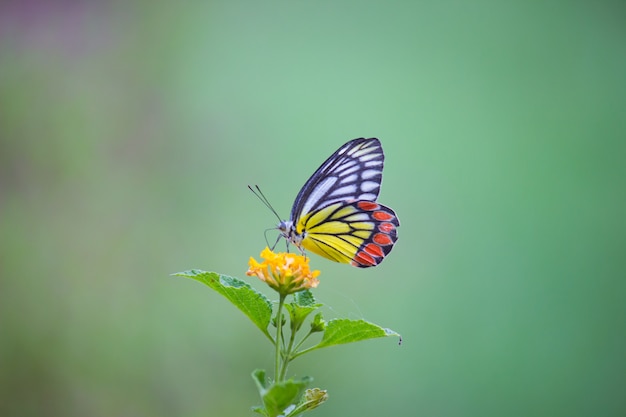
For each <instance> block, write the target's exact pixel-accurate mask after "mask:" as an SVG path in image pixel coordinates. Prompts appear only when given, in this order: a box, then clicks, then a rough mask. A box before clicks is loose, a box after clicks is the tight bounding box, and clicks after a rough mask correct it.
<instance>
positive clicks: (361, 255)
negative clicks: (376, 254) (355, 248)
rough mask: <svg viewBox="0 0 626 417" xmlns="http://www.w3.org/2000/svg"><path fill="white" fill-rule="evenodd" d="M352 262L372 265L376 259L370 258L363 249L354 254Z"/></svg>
mask: <svg viewBox="0 0 626 417" xmlns="http://www.w3.org/2000/svg"><path fill="white" fill-rule="evenodd" d="M353 262H356V263H358V264H361V265H363V266H373V265H376V261H375V260H374V258H372V257H371V256H370V255H368V254H367V253H365V252H363V251H361V252H358V253H357V254H356V255H355V256H354V260H353Z"/></svg>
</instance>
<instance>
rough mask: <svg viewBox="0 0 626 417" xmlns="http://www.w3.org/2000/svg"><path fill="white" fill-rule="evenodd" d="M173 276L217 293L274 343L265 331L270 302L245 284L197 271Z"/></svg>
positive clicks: (212, 273)
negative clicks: (192, 280)
mask: <svg viewBox="0 0 626 417" xmlns="http://www.w3.org/2000/svg"><path fill="white" fill-rule="evenodd" d="M173 275H175V276H179V277H185V278H190V279H194V280H196V281H199V282H201V283H203V284H205V285H207V286H208V287H210V288H212V289H213V290H215V291H217V292H218V293H220V294H221V295H223V296H224V297H226V299H227V300H228V301H230V302H231V303H232V304H233V305H234V306H235V307H237V308H238V309H239V310H241V311H242V312H243V313H244V314H245V315H246V316H248V318H249V319H250V320H252V322H253V323H254V324H255V325H256V326H257V327H258V328H259V329H260V330H261V331H262V332H263V334H265V335H266V336H267V337H268V338H269V339H270V340H271V341H272V343H273V342H274V339H273V338H272V336H271V335H270V334H269V332H268V330H267V326H268V325H269V323H270V320H271V317H272V302H271V301H270V300H268V299H267V297H265V296H264V295H263V294H261V293H260V292H258V291H257V290H255V289H254V288H252V287H251V286H250V284H248V283H247V282H244V281H241V280H240V279H237V278H233V277H229V276H227V275H221V274H218V273H216V272H206V271H200V270H197V269H192V270H191V271H185V272H178V273H176V274H173Z"/></svg>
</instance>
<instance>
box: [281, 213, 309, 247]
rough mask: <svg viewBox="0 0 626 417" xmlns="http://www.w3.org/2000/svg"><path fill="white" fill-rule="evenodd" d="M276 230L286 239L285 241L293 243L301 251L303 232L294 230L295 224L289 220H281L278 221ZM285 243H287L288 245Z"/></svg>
mask: <svg viewBox="0 0 626 417" xmlns="http://www.w3.org/2000/svg"><path fill="white" fill-rule="evenodd" d="M278 230H279V231H280V234H281V236H282V237H284V238H285V239H287V242H289V243H293V244H294V245H296V246H297V247H298V249H300V251H302V245H301V244H302V239H304V234H300V233H298V232H297V231H296V226H295V225H294V224H293V221H291V220H282V221H281V222H280V223H278ZM289 243H287V245H289Z"/></svg>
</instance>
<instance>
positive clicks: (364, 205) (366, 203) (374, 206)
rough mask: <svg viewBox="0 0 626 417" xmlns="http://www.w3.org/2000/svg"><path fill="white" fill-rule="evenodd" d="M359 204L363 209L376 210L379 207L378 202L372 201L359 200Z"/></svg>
mask: <svg viewBox="0 0 626 417" xmlns="http://www.w3.org/2000/svg"><path fill="white" fill-rule="evenodd" d="M357 206H359V208H360V209H362V210H368V211H372V210H376V209H377V208H378V207H379V206H378V204H377V203H374V202H372V201H359V202H358V203H357Z"/></svg>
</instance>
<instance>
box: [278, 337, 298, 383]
mask: <svg viewBox="0 0 626 417" xmlns="http://www.w3.org/2000/svg"><path fill="white" fill-rule="evenodd" d="M295 339H296V332H295V331H294V330H293V327H292V329H291V337H289V345H288V346H287V351H286V352H285V356H284V358H283V366H282V369H281V370H280V379H281V381H282V380H283V379H284V378H285V374H286V373H287V365H289V362H290V361H291V352H292V348H293V343H294V342H295Z"/></svg>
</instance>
